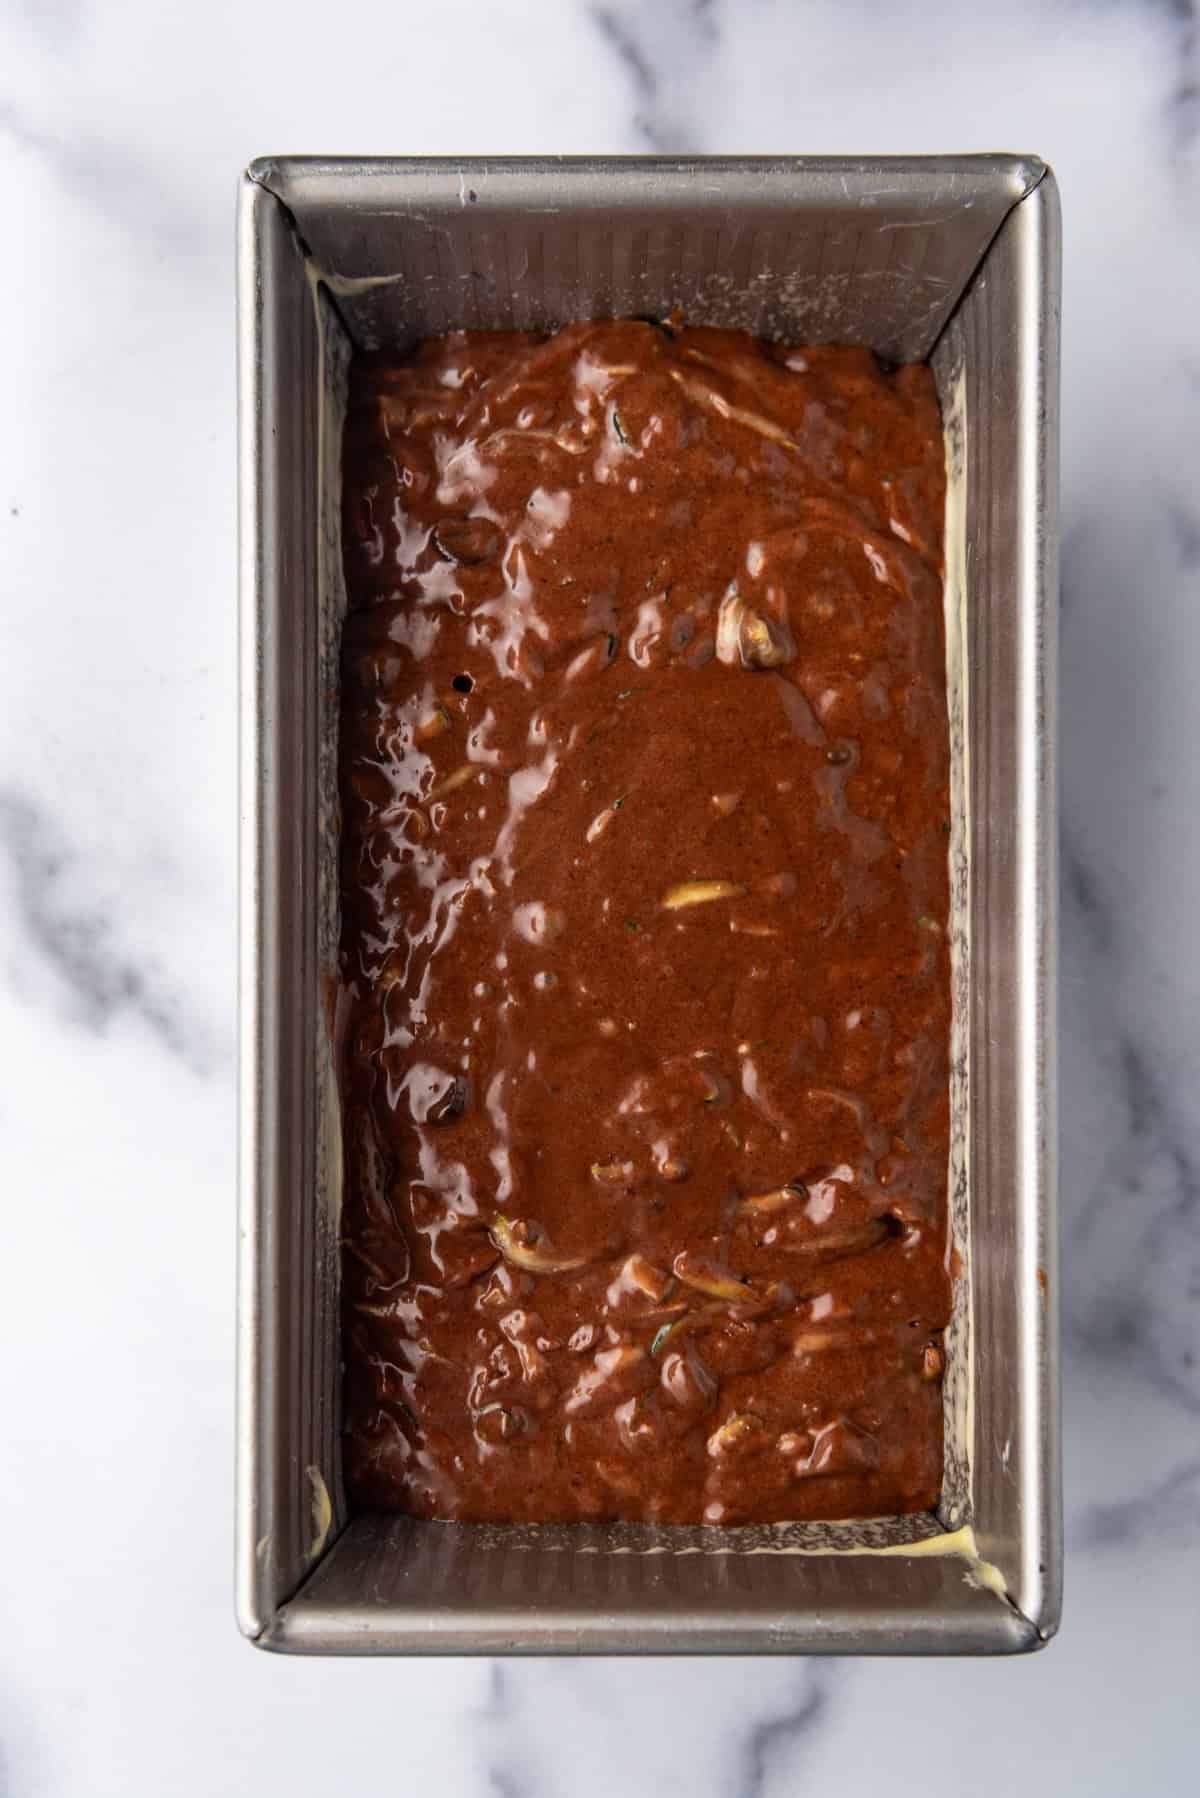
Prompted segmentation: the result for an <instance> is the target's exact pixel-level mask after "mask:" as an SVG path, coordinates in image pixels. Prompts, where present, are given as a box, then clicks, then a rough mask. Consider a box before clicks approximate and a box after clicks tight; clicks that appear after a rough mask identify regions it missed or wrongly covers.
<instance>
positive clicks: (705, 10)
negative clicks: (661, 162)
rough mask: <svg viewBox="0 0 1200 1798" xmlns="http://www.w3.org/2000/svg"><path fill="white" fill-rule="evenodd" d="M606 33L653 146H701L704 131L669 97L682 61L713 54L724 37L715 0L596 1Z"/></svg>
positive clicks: (675, 150)
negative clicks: (644, 3) (658, 0)
mask: <svg viewBox="0 0 1200 1798" xmlns="http://www.w3.org/2000/svg"><path fill="white" fill-rule="evenodd" d="M588 11H589V15H590V17H591V19H592V22H593V24H594V25H595V27H596V29H597V31H598V32H599V33H600V36H601V37H602V38H603V39H604V41H605V43H606V44H607V45H608V47H609V48H610V50H612V51H613V53H614V54H615V55H616V57H617V58H618V60H619V62H620V63H621V65H622V67H623V68H624V70H625V72H626V74H627V75H628V77H629V80H630V85H631V86H632V88H633V93H634V99H635V101H636V107H635V111H634V128H635V131H636V132H637V134H638V135H639V136H640V137H641V138H642V140H643V141H644V143H645V144H646V145H647V147H648V148H649V149H651V150H654V151H657V152H659V153H661V154H670V155H676V156H685V155H689V154H692V153H694V152H697V151H699V150H700V149H701V148H702V144H703V134H702V133H701V132H699V131H697V130H696V129H695V128H694V127H693V125H692V123H691V121H690V120H689V119H688V118H687V117H686V116H684V115H683V114H682V113H681V112H680V111H679V109H678V108H677V107H676V106H675V105H674V104H673V102H672V101H671V100H670V99H669V98H668V92H670V93H672V94H673V93H674V92H675V91H676V88H677V85H678V84H677V80H676V77H677V75H678V70H679V66H680V64H681V63H683V64H685V65H686V64H688V63H690V62H694V61H695V60H696V57H697V53H698V52H699V53H700V54H701V55H707V54H710V53H711V51H712V50H713V49H714V47H715V46H716V45H717V44H718V43H719V40H720V28H719V26H718V22H717V9H716V5H715V4H714V0H663V3H662V4H660V5H656V6H654V7H653V8H649V7H639V6H628V5H624V6H622V5H617V4H605V5H598V6H595V5H594V6H590V7H589V8H588Z"/></svg>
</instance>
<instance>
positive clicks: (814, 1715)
mask: <svg viewBox="0 0 1200 1798" xmlns="http://www.w3.org/2000/svg"><path fill="white" fill-rule="evenodd" d="M835 1667H836V1662H830V1661H826V1662H819V1661H813V1662H811V1663H810V1664H809V1665H808V1666H807V1667H806V1668H804V1669H803V1670H801V1671H800V1672H799V1673H798V1676H797V1680H796V1687H797V1690H796V1697H795V1702H794V1703H793V1704H791V1705H789V1706H788V1708H787V1709H786V1710H783V1711H780V1712H779V1713H778V1714H777V1715H776V1716H771V1717H762V1718H759V1719H758V1720H756V1721H755V1722H754V1723H752V1724H751V1725H750V1726H749V1728H748V1730H747V1731H746V1735H745V1748H744V1754H745V1758H746V1778H745V1783H744V1784H743V1783H741V1782H740V1781H739V1784H738V1793H739V1798H767V1793H768V1791H769V1790H770V1789H771V1788H774V1789H775V1790H778V1791H780V1792H782V1791H785V1790H787V1789H788V1787H787V1786H786V1785H785V1784H784V1783H783V1782H782V1779H781V1778H779V1777H776V1776H777V1775H785V1776H786V1778H787V1780H789V1781H790V1780H793V1779H794V1778H795V1776H796V1766H797V1760H798V1758H799V1755H800V1752H801V1751H802V1749H803V1748H804V1747H805V1746H806V1745H807V1744H808V1743H810V1742H811V1739H812V1736H813V1734H814V1732H815V1731H816V1730H817V1729H818V1728H819V1727H820V1725H821V1724H822V1723H823V1722H825V1721H826V1720H827V1716H826V1713H827V1710H828V1706H829V1703H830V1694H831V1689H832V1685H833V1679H834V1669H835ZM768 1781H769V1782H770V1786H769V1785H768Z"/></svg>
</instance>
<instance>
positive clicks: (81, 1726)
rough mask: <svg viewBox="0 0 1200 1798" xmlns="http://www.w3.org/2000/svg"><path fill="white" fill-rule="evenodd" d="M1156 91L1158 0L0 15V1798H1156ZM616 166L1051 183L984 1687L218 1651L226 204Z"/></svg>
mask: <svg viewBox="0 0 1200 1798" xmlns="http://www.w3.org/2000/svg"><path fill="white" fill-rule="evenodd" d="M331 19H332V20H333V21H334V22H335V24H334V26H331V24H330V23H329V21H330V20H331ZM1198 84H1200V48H1198V26H1197V18H1196V10H1195V6H1194V5H1193V4H1191V3H1190V0H1160V3H1152V0H1146V3H1144V4H1140V5H1139V4H1133V3H1130V0H1096V3H1095V4H1086V3H1084V0H1075V3H1072V4H1062V3H1058V0H1037V3H1036V4H1035V3H1033V0H1010V3H1009V4H998V5H995V6H993V7H991V8H990V9H988V13H987V16H986V18H985V19H976V18H975V17H974V16H973V12H972V9H969V8H964V7H960V6H958V5H953V4H951V0H922V4H920V5H917V4H915V3H912V0H901V3H899V4H895V5H892V6H889V7H886V8H885V7H883V6H881V5H868V4H866V3H865V0H841V3H840V4H839V3H838V0H810V3H805V4H786V3H785V0H741V3H740V4H739V3H735V0H694V3H693V4H687V3H685V0H659V3H657V4H651V0H643V4H641V5H637V4H630V3H628V0H610V3H609V4H602V5H593V6H589V5H585V4H582V3H581V0H558V3H555V0H544V3H542V4H537V3H535V0H524V3H522V0H492V3H491V4H486V5H485V4H476V5H470V4H465V3H464V0H440V4H436V5H434V4H429V5H423V6H418V5H415V4H413V0H390V3H389V4H387V5H383V4H380V3H378V0H372V3H370V4H364V5H360V6H358V7H355V8H351V9H347V10H346V11H345V12H344V13H342V14H337V13H333V14H331V13H330V12H329V10H328V9H327V8H326V9H321V10H320V11H318V9H316V8H314V7H311V6H309V5H307V4H305V3H304V0H299V3H297V0H292V3H291V4H289V5H287V6H284V5H282V4H280V3H279V0H267V3H266V4H263V5H259V6H257V7H247V6H245V5H238V4H233V0H210V3H209V4H207V5H204V6H200V5H176V6H158V5H152V4H150V3H149V0H125V3H124V4H121V5H119V6H115V5H109V6H103V5H100V4H96V3H95V0H55V3H54V4H46V3H45V0H7V3H6V4H4V5H2V6H0V194H2V216H3V218H4V220H5V251H6V255H5V263H6V279H5V281H4V284H3V287H2V289H0V314H2V316H3V321H4V342H5V344H6V346H7V355H6V358H5V361H6V385H7V394H8V397H7V401H6V405H5V422H4V428H3V429H2V430H0V571H2V573H0V592H2V593H3V598H4V603H5V616H6V620H7V628H6V630H5V633H4V653H3V656H2V657H0V971H2V977H0V1019H2V1028H0V1071H2V1074H3V1080H2V1084H0V1168H2V1173H0V1190H3V1193H4V1197H5V1201H6V1212H7V1221H8V1225H9V1229H8V1242H7V1245H6V1251H5V1255H4V1260H3V1274H2V1276H0V1278H2V1281H3V1304H2V1314H3V1319H4V1329H5V1333H6V1336H7V1351H6V1353H5V1355H4V1357H3V1370H2V1373H0V1383H2V1393H3V1396H2V1405H3V1415H4V1418H5V1424H6V1432H5V1434H6V1440H5V1449H6V1456H5V1460H6V1473H5V1477H4V1479H3V1481H0V1513H2V1517H3V1527H4V1540H5V1542H6V1544H7V1546H8V1553H7V1555H6V1557H5V1563H4V1567H3V1571H2V1572H0V1587H2V1588H3V1591H4V1597H5V1611H6V1616H7V1626H6V1628H5V1630H4V1632H3V1636H2V1638H0V1790H2V1791H4V1792H6V1793H11V1794H15V1795H20V1798H33V1795H34V1794H54V1795H55V1798H76V1795H78V1798H104V1795H106V1794H121V1795H122V1798H161V1795H162V1794H165V1793H171V1794H173V1795H177V1798H184V1795H186V1794H192V1793H194V1794H196V1795H197V1798H211V1795H212V1794H214V1793H226V1792H229V1793H233V1792H242V1791H249V1790H251V1789H253V1790H254V1791H255V1792H257V1793H262V1794H267V1793H279V1794H283V1793H287V1794H289V1795H292V1794H294V1795H296V1798H301V1795H306V1794H313V1795H314V1798H315V1795H317V1794H322V1795H323V1794H326V1793H329V1792H334V1791H341V1790H350V1789H353V1785H352V1782H354V1781H355V1780H357V1779H359V1778H361V1779H362V1780H363V1781H364V1782H366V1781H370V1782H371V1789H373V1790H384V1789H389V1788H391V1787H394V1789H396V1790H397V1791H400V1792H413V1791H423V1792H432V1793H435V1794H437V1795H438V1798H483V1795H484V1794H503V1795H504V1798H564V1795H569V1798H593V1795H594V1798H602V1795H603V1798H608V1795H609V1794H611V1793H613V1792H623V1793H634V1794H642V1793H645V1794H647V1795H651V1794H652V1795H653V1798H665V1795H666V1794H670V1793H681V1794H682V1793H686V1794H687V1798H715V1795H718V1794H719V1795H721V1798H725V1795H727V1794H728V1795H731V1798H782V1794H784V1793H789V1794H790V1793H794V1792H798V1791H800V1790H803V1789H816V1787H817V1786H818V1785H819V1784H820V1782H821V1781H822V1780H828V1781H830V1782H832V1781H834V1780H836V1782H837V1787H836V1789H837V1790H838V1791H839V1792H841V1793H845V1794H848V1795H849V1794H857V1793H866V1792H868V1791H871V1790H873V1789H875V1787H876V1785H877V1783H878V1782H879V1780H880V1778H881V1776H883V1777H885V1778H886V1783H887V1789H888V1791H889V1792H896V1793H903V1792H914V1793H916V1792H922V1793H923V1792H926V1791H928V1790H942V1791H944V1790H947V1789H956V1790H962V1791H966V1792H970V1793H972V1794H992V1793H995V1794H1001V1793H1003V1794H1008V1793H1010V1792H1012V1791H1014V1790H1018V1789H1019V1790H1021V1791H1025V1792H1046V1793H1051V1792H1054V1793H1060V1792H1074V1791H1087V1792H1089V1793H1091V1794H1094V1795H1099V1794H1114V1795H1115V1794H1123V1793H1126V1792H1128V1791H1129V1790H1131V1789H1134V1788H1135V1787H1136V1788H1137V1789H1139V1790H1145V1791H1149V1792H1153V1793H1156V1794H1157V1793H1167V1794H1174V1793H1183V1792H1185V1791H1187V1790H1194V1785H1193V1783H1192V1781H1193V1780H1194V1777H1195V1768H1196V1765H1197V1755H1198V1752H1200V1729H1198V1727H1197V1711H1198V1707H1197V1704H1196V1697H1195V1695H1196V1690H1197V1679H1198V1675H1200V1634H1198V1625H1197V1615H1198V1609H1200V1607H1198V1606H1197V1589H1198V1575H1200V1555H1198V1553H1197V1549H1198V1545H1200V1521H1198V1519H1200V1028H1198V1025H1197V1019H1198V1018H1200V990H1198V989H1200V958H1198V957H1197V955H1196V953H1195V930H1194V924H1193V918H1194V915H1195V910H1196V905H1197V877H1198V875H1200V822H1198V820H1200V755H1198V754H1197V744H1198V743H1200V683H1198V682H1197V679H1196V669H1197V666H1200V499H1198V497H1197V496H1198V494H1200V439H1198V432H1197V421H1198V419H1200V337H1198V335H1197V329H1196V295H1197V293H1200V153H1198V146H1200V85H1198ZM646 149H656V150H689V151H697V152H703V151H718V150H747V149H754V150H758V151H779V152H784V151H797V150H805V151H812V152H818V151H826V152H829V151H857V152H865V151H893V152H895V151H950V150H968V149H1006V150H1021V151H1036V152H1038V153H1040V154H1041V155H1043V156H1045V157H1046V158H1047V159H1048V160H1049V161H1050V162H1051V163H1052V164H1053V165H1054V166H1055V168H1056V171H1057V174H1058V177H1059V180H1060V183H1061V187H1062V195H1063V208H1064V221H1065V319H1064V353H1065V366H1064V441H1063V478H1064V495H1063V497H1064V504H1063V530H1064V538H1063V551H1064V554H1063V641H1062V716H1061V727H1062V770H1063V918H1062V1166H1063V1220H1064V1271H1065V1289H1064V1338H1065V1342H1064V1350H1065V1383H1066V1393H1065V1397H1066V1411H1065V1417H1066V1469H1067V1537H1068V1562H1067V1589H1066V1608H1065V1621H1064V1625H1063V1629H1062V1633H1061V1635H1060V1636H1059V1638H1058V1639H1057V1640H1056V1641H1055V1642H1054V1643H1053V1644H1052V1645H1051V1647H1050V1648H1049V1649H1048V1650H1047V1651H1046V1652H1045V1653H1044V1654H1042V1655H1038V1656H1034V1657H1031V1658H1028V1659H1024V1660H1022V1661H1019V1662H1006V1663H989V1662H973V1663H950V1662H939V1663H930V1662H911V1663H902V1662H865V1661H856V1662H852V1661H840V1662H830V1661H826V1662H818V1661H790V1662H789V1661H782V1662H781V1661H740V1662H737V1661H708V1662H688V1661H682V1660H674V1661H660V1662H650V1661H636V1662H613V1663H604V1662H584V1663H566V1662H558V1663H549V1662H531V1663H515V1662H506V1663H503V1664H488V1663H484V1662H462V1663H439V1662H432V1661H424V1662H422V1661H410V1662H393V1663H382V1664H370V1663H365V1662H364V1663H355V1662H342V1663H327V1662H326V1663H323V1662H304V1661H289V1660H280V1659H275V1658H272V1657H268V1656H263V1655H258V1654H256V1653H254V1652H253V1651H252V1650H251V1649H250V1648H249V1647H248V1646H247V1645H246V1644H245V1643H243V1642H242V1641H241V1640H240V1639H239V1637H238V1635H237V1633H236V1631H235V1627H234V1621H233V1614H232V1598H231V1576H230V1564H231V1544H230V1536H231V1509H232V1506H231V1455H232V1440H231V1435H232V1432H231V1405H232V1360H233V1252H234V1221H233V1220H234V1191H233V1188H234V884H235V843H236V829H235V818H236V801H235V735H236V707H235V629H234V615H235V592H234V416H235V412H234V355H233V201H234V189H235V185H236V178H237V174H238V171H239V169H240V168H241V166H242V165H244V164H245V163H246V162H247V161H248V160H249V159H250V157H252V156H253V155H255V154H258V153H262V152H282V151H290V150H309V151H318V150H325V151H343V152H352V151H353V152H369V151H414V152H417V151H419V152H442V153H449V154H455V153H468V152H474V153H479V152H487V151H500V150H527V151H552V150H559V151H637V150H646ZM52 676H53V679H51V677H52ZM1189 1766H1190V1767H1191V1768H1192V1772H1191V1774H1189V1772H1188V1768H1189Z"/></svg>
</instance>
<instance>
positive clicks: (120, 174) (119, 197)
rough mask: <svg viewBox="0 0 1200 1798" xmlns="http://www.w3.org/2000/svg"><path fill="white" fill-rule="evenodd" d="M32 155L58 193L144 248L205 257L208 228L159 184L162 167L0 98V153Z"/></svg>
mask: <svg viewBox="0 0 1200 1798" xmlns="http://www.w3.org/2000/svg"><path fill="white" fill-rule="evenodd" d="M6 144H7V145H8V146H11V148H12V149H16V150H24V151H28V152H31V153H32V154H33V155H34V156H36V157H37V158H38V159H39V160H40V161H42V162H43V163H45V164H46V166H47V167H48V168H50V169H51V170H53V172H54V174H55V175H56V177H57V178H58V180H59V181H60V182H61V183H62V185H63V187H64V188H65V189H66V190H67V191H68V192H70V193H73V194H75V195H77V196H78V197H79V198H81V199H83V200H85V201H86V202H87V204H88V205H89V206H91V207H94V208H95V209H96V210H97V211H98V212H100V213H101V214H102V215H103V216H105V217H107V218H113V219H117V220H119V221H120V223H121V224H122V225H123V226H124V227H125V228H126V229H127V230H129V231H131V232H133V233H134V234H135V235H136V236H137V237H139V238H141V239H142V240H143V241H144V242H147V243H153V244H154V246H155V248H156V249H158V248H162V247H166V248H169V249H171V250H173V251H175V252H176V253H180V252H184V251H186V252H188V253H190V254H193V255H194V254H196V253H197V251H207V249H208V248H209V244H210V240H211V236H212V233H211V229H210V226H209V224H208V222H207V221H206V220H205V219H203V218H202V217H201V215H200V214H199V213H198V212H197V211H196V209H195V207H194V206H193V205H192V202H191V200H190V198H189V196H188V194H187V193H186V191H185V190H184V189H183V188H182V187H181V186H180V187H176V186H173V185H172V184H171V183H170V181H168V180H164V179H163V178H162V176H161V175H160V174H159V169H160V168H161V167H163V166H166V165H165V162H164V161H163V160H161V159H159V158H155V159H153V160H151V159H149V158H147V157H146V156H144V155H138V154H136V153H134V152H133V151H131V150H129V149H127V148H126V147H125V146H124V145H123V144H122V142H121V140H120V138H119V136H116V135H114V136H112V137H109V136H103V137H98V136H96V135H95V134H93V133H89V132H82V131H78V130H77V129H76V128H74V127H72V128H71V129H70V130H67V131H59V130H55V129H52V128H51V129H48V128H46V127H44V126H42V125H40V124H38V123H37V122H36V121H35V120H34V119H33V118H32V117H30V116H29V114H28V113H27V112H25V111H22V110H21V108H19V107H18V106H17V105H16V104H15V103H14V102H13V101H12V100H10V99H8V98H6V97H5V96H4V95H3V94H2V93H0V149H3V148H4V147H5V145H6Z"/></svg>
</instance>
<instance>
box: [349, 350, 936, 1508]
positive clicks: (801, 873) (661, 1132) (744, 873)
mask: <svg viewBox="0 0 1200 1798" xmlns="http://www.w3.org/2000/svg"><path fill="white" fill-rule="evenodd" d="M344 489H345V491H344V530H345V559H346V573H347V581H348V586H349V592H350V598H351V607H352V610H351V613H350V616H349V618H348V620H347V624H346V629H345V638H344V652H343V676H344V684H343V707H342V744H341V755H342V793H343V810H344V818H343V865H342V902H343V908H344V929H343V939H342V966H341V974H342V981H343V988H344V995H343V1003H342V1026H343V1033H344V1035H343V1041H344V1051H343V1065H342V1074H343V1092H344V1100H345V1115H344V1123H345V1137H346V1171H347V1181H346V1197H345V1207H344V1213H343V1234H344V1240H345V1258H344V1271H345V1357H346V1379H345V1397H346V1473H347V1480H348V1485H349V1490H350V1493H351V1496H352V1499H353V1501H354V1503H355V1504H356V1505H358V1506H359V1507H362V1508H370V1509H398V1510H404V1511H409V1512H413V1513H416V1514H418V1515H420V1516H427V1517H455V1518H465V1519H475V1520H482V1519H490V1520H531V1521H546V1520H558V1521H566V1520H572V1519H598V1518H628V1519H645V1520H655V1521H659V1522H673V1523H695V1522H706V1523H743V1522H751V1521H778V1520H783V1519H790V1518H818V1517H843V1516H867V1515H877V1514H886V1513H895V1512H900V1511H911V1510H917V1509H923V1508H927V1507H929V1506H930V1505H931V1504H932V1503H933V1502H934V1501H935V1499H936V1496H937V1492H938V1487H939V1484H940V1479H941V1457H942V1419H941V1384H940V1376H941V1364H942V1355H941V1334H940V1333H941V1331H942V1329H943V1328H944V1326H945V1324H946V1322H947V1319H948V1315H949V1305H950V1278H949V1273H948V1258H949V1244H948V1229H947V1206H946V1162H947V1136H948V1126H949V1099H948V1035H949V1013H950V995H949V960H948V949H947V942H946V921H947V908H948V873H947V832H948V797H947V774H948V741H947V734H948V733H947V722H946V703H945V677H944V644H943V624H942V611H941V606H942V597H941V542H942V509H943V499H944V473H943V450H942V435H941V428H940V421H939V417H938V409H937V402H936V399H935V396H934V390H933V383H932V379H931V377H930V374H929V371H928V370H927V369H926V368H923V367H913V368H902V369H900V370H899V371H897V372H896V373H894V374H889V373H885V372H883V371H882V370H881V369H880V368H879V367H878V366H877V365H876V363H875V362H874V360H873V358H872V357H871V356H870V355H869V354H868V353H867V352H865V351H860V350H853V349H837V348H828V347H826V348H820V349H803V350H788V349H785V348H783V347H780V346H774V345H764V344H760V343H756V342H755V341H753V340H752V339H751V338H749V337H746V336H742V335H739V334H736V333H732V332H720V331H712V330H699V329H682V328H681V329H677V330H672V329H669V328H666V327H656V326H653V325H650V324H645V323H639V322H633V321H623V322H618V323H608V324H586V325H574V326H571V327H569V328H568V329H566V330H564V331H561V332H560V333H558V334H557V335H556V336H554V337H552V338H549V339H547V340H542V339H538V338H534V337H529V336H521V335H516V334H504V335H499V334H498V335H486V334H480V333H471V334H466V335H456V336H453V337H449V338H446V339H443V340H441V341H439V342H434V343H428V344H426V345H424V346H423V347H422V348H421V349H420V350H418V351H417V352H416V353H415V355H414V356H413V357H412V358H411V359H409V360H408V361H405V362H403V363H400V362H397V361H395V360H394V359H393V360H384V359H378V358H363V359H360V360H359V361H358V363H357V364H356V366H355V369H354V371H353V376H352V391H351V399H350V410H349V417H348V422H347V427H346V436H345V445H344Z"/></svg>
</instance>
